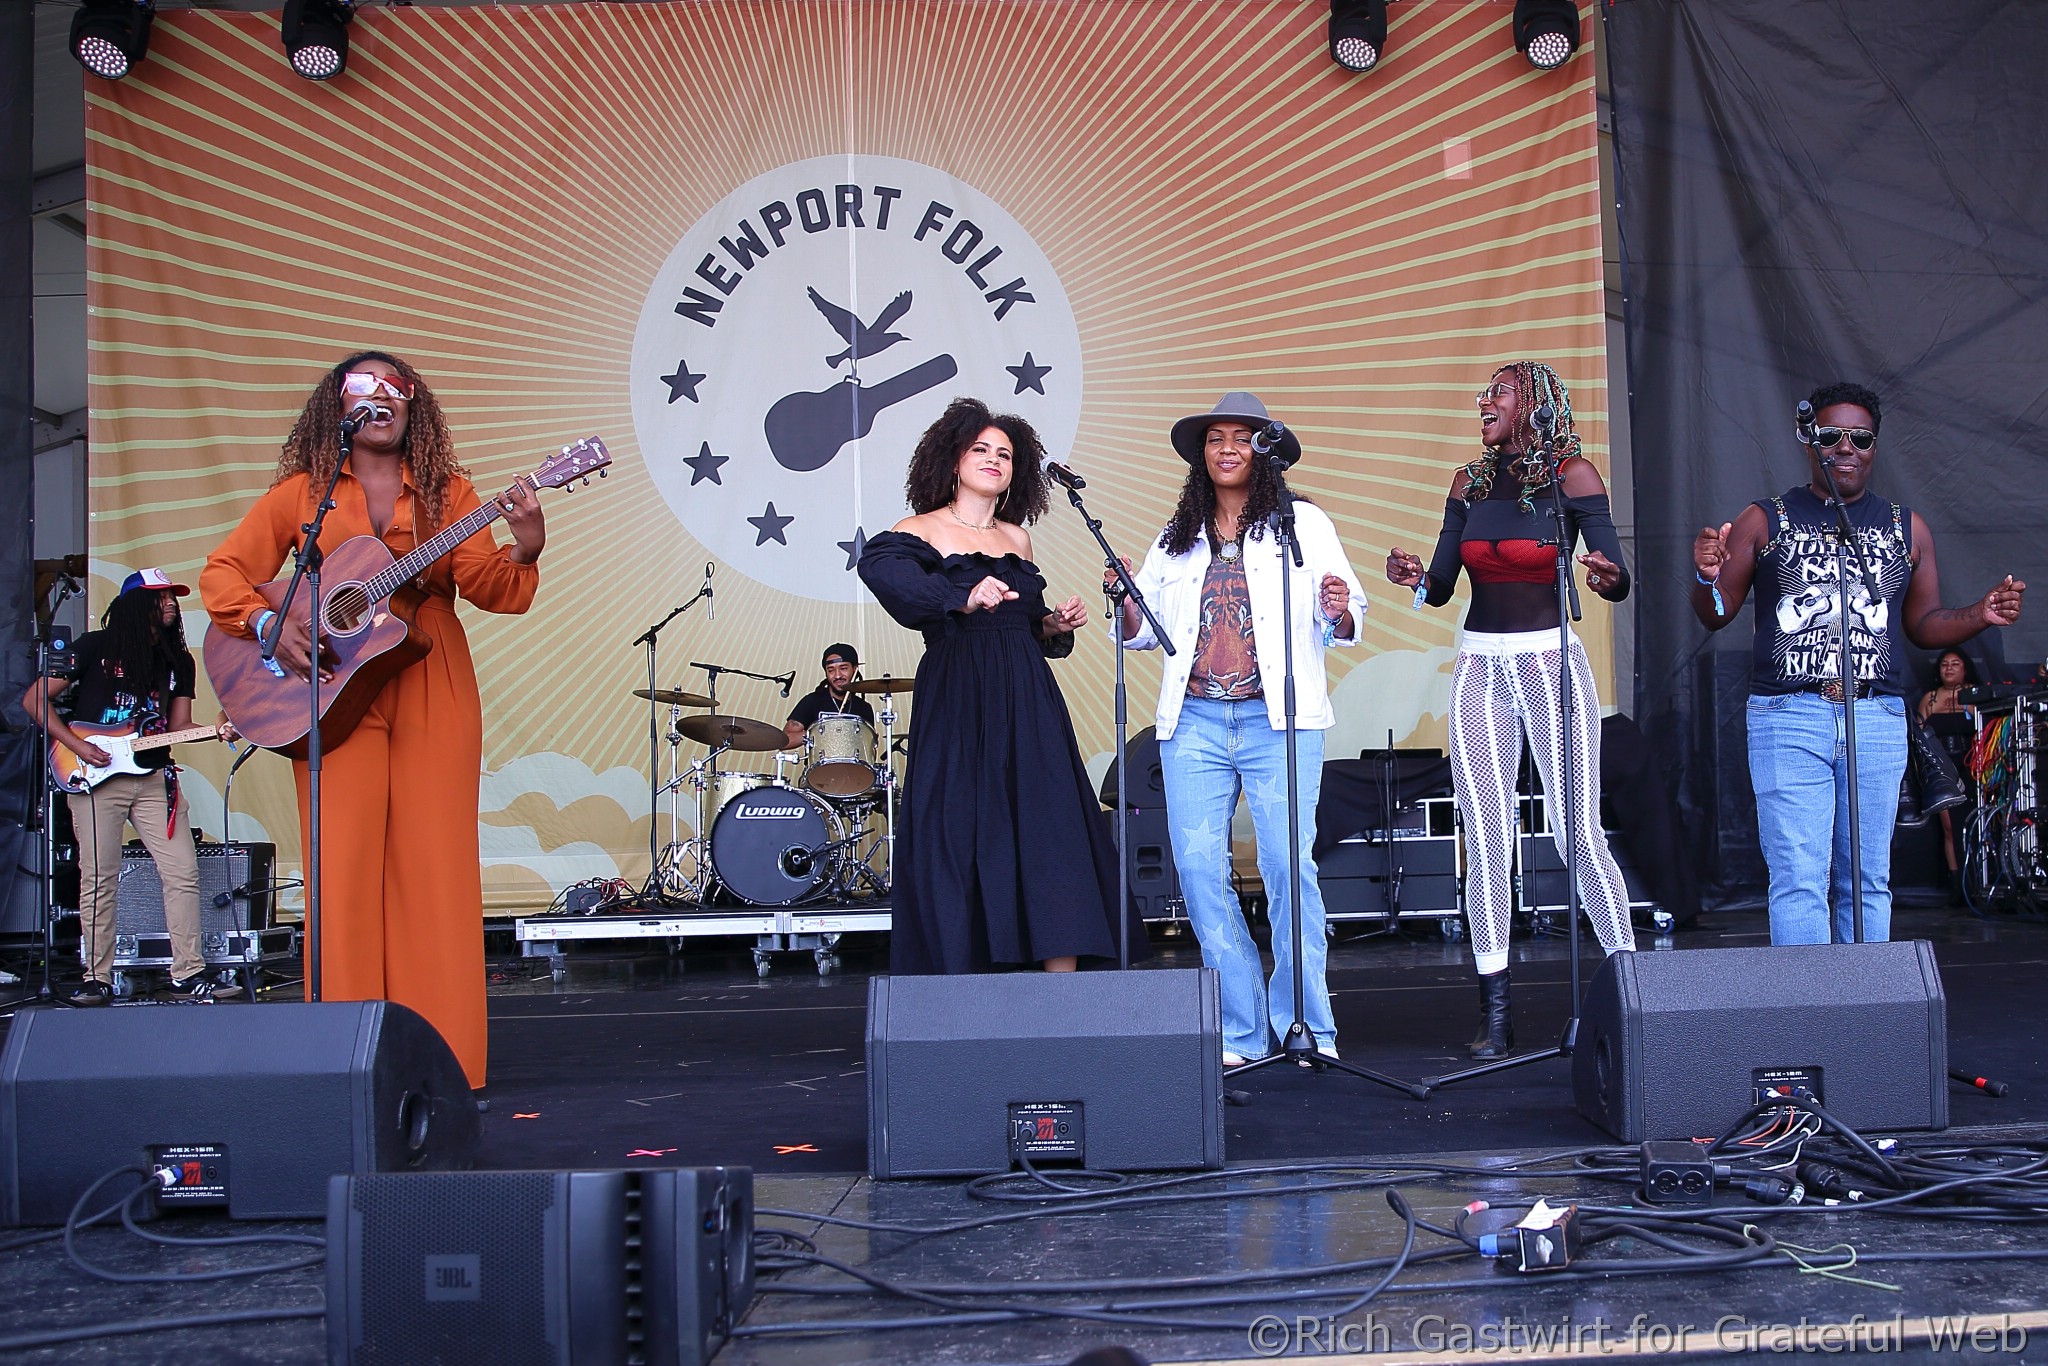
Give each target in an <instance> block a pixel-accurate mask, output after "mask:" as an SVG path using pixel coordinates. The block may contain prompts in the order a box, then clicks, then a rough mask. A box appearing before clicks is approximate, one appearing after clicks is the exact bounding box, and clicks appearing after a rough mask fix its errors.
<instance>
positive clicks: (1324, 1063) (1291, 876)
mask: <svg viewBox="0 0 2048 1366" xmlns="http://www.w3.org/2000/svg"><path fill="white" fill-rule="evenodd" d="M1279 425H1280V424H1279V423H1277V422H1275V423H1271V424H1269V426H1268V428H1267V430H1266V431H1263V432H1261V433H1259V435H1258V436H1257V437H1255V438H1254V439H1253V441H1252V450H1253V453H1254V454H1255V456H1257V457H1258V458H1261V459H1266V460H1270V461H1272V462H1273V472H1274V475H1275V477H1276V478H1277V479H1278V482H1279V485H1280V506H1279V509H1278V511H1276V512H1275V513H1274V514H1273V519H1272V521H1271V523H1270V525H1271V526H1272V528H1273V531H1274V540H1275V541H1276V542H1277V543H1278V544H1276V545H1275V546H1274V549H1275V550H1276V551H1277V552H1278V553H1279V556H1280V620H1281V623H1282V625H1283V627H1284V629H1283V630H1282V631H1281V632H1280V640H1281V645H1282V649H1281V659H1282V665H1283V668H1282V680H1283V681H1282V684H1281V696H1282V698H1283V699H1284V701H1283V705H1284V708H1285V715H1286V731H1287V896H1288V901H1289V904H1290V905H1291V906H1292V907H1293V910H1294V915H1293V921H1294V924H1293V927H1292V933H1293V937H1294V1020H1293V1022H1292V1023H1291V1024H1289V1025H1288V1026H1287V1037H1286V1038H1285V1039H1284V1040H1282V1041H1281V1045H1280V1051H1279V1052H1277V1053H1268V1054H1267V1055H1266V1056H1265V1057H1263V1058H1258V1059H1255V1060H1253V1061H1251V1062H1247V1063H1243V1064H1241V1065H1240V1066H1237V1067H1232V1068H1229V1069H1227V1070H1226V1071H1225V1074H1224V1075H1226V1076H1231V1077H1240V1076H1245V1075H1247V1074H1249V1073H1252V1072H1256V1071H1258V1070H1259V1069H1260V1068H1262V1067H1271V1066H1272V1065H1273V1064H1275V1063H1279V1062H1292V1063H1297V1064H1299V1065H1300V1066H1302V1067H1312V1068H1315V1069H1317V1070H1321V1069H1323V1068H1326V1067H1334V1068H1336V1069H1338V1070H1339V1071H1342V1072H1349V1073H1350V1074H1351V1075H1352V1076H1354V1077H1360V1078H1363V1079H1364V1080H1366V1081H1371V1082H1378V1083H1379V1084H1380V1085H1381V1086H1385V1087H1388V1088H1390V1089H1392V1090H1395V1091H1402V1092H1405V1093H1407V1094H1408V1095H1410V1096H1413V1097H1414V1098H1415V1099H1416V1100H1422V1099H1424V1098H1425V1097H1427V1096H1428V1095H1429V1088H1428V1087H1427V1086H1424V1085H1421V1084H1419V1083H1416V1082H1407V1081H1399V1080H1396V1079H1395V1078H1393V1077H1390V1076H1387V1075H1385V1074H1384V1073H1381V1072H1374V1071H1372V1070H1371V1069H1369V1068H1365V1067H1360V1066H1358V1065H1357V1064H1356V1063H1349V1062H1345V1061H1343V1060H1342V1059H1340V1058H1333V1057H1331V1056H1330V1055H1329V1054H1327V1053H1324V1052H1322V1051H1321V1050H1319V1049H1318V1048H1317V1047H1316V1038H1315V1035H1314V1034H1312V1033H1310V1032H1309V1027H1308V1021H1307V1020H1306V1019H1305V1018H1304V1016H1305V1014H1306V1006H1305V998H1306V996H1307V987H1306V984H1305V981H1304V977H1303V972H1304V968H1303V966H1302V957H1303V939H1302V928H1301V787H1300V778H1299V776H1298V774H1297V773H1296V767H1295V765H1296V759H1295V753H1294V738H1295V724H1294V570H1296V569H1300V568H1301V567H1302V555H1301V541H1300V539H1299V538H1298V537H1297V536H1296V535H1295V530H1294V494H1293V492H1292V491H1291V490H1289V489H1288V487H1287V476H1286V473H1285V469H1286V466H1284V465H1283V464H1282V463H1281V461H1280V457H1279V455H1278V454H1277V453H1276V452H1275V450H1274V449H1273V444H1272V443H1274V442H1277V441H1278V439H1279V433H1274V434H1273V436H1272V438H1271V441H1270V442H1269V441H1268V438H1267V433H1268V432H1271V431H1272V429H1273V428H1276V427H1279ZM1240 530H1242V528H1240ZM1290 560H1292V562H1293V563H1292V565H1291V566H1290V564H1289V561H1290ZM1361 627H1362V623H1360V624H1359V625H1354V626H1353V628H1352V629H1354V630H1358V629H1361ZM1266 895H1267V897H1268V898H1270V897H1271V896H1272V889H1271V888H1268V889H1267V892H1266Z"/></svg>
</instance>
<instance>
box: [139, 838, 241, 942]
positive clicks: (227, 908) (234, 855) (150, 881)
mask: <svg viewBox="0 0 2048 1366" xmlns="http://www.w3.org/2000/svg"><path fill="white" fill-rule="evenodd" d="M276 862H277V846H276V845H274V844H202V845H200V846H199V933H200V935H201V936H202V937H203V936H207V935H215V934H232V933H239V932H241V931H245V930H262V929H268V928H269V927H270V907H271V901H272V896H271V883H272V882H273V881H274V879H275V876H276V875H275V872H274V871H273V870H274V868H275V865H276ZM223 897H225V900H223V899H222V898H223ZM164 932H165V927H164V885H163V881H162V880H161V879H160V878H159V877H158V876H157V871H156V860H155V859H153V858H151V857H150V856H149V851H148V850H147V849H144V848H143V847H142V845H141V843H139V842H136V841H131V842H130V843H129V844H128V845H127V847H125V848H123V849H122V850H121V885H120V893H119V898H118V900H117V901H116V902H115V906H114V933H115V935H116V936H120V935H161V934H163V933H164Z"/></svg>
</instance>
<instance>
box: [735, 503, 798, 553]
mask: <svg viewBox="0 0 2048 1366" xmlns="http://www.w3.org/2000/svg"><path fill="white" fill-rule="evenodd" d="M795 520H796V518H794V517H778V516H776V515H775V504H773V503H770V504H769V505H768V510H767V511H765V512H763V513H762V514H761V515H760V516H759V517H749V518H747V521H748V522H749V523H750V524H751V525H752V526H753V528H754V533H755V534H754V544H755V545H766V544H768V542H770V541H774V542H776V543H778V544H780V545H788V544H789V539H788V538H787V537H785V536H784V535H783V534H782V529H783V528H784V527H786V526H788V525H789V524H790V523H791V522H794V521H795Z"/></svg>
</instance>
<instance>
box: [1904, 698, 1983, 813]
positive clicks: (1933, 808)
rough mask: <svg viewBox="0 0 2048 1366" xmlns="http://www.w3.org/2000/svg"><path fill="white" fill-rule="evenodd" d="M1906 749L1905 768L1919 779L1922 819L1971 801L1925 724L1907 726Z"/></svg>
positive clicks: (1938, 741)
mask: <svg viewBox="0 0 2048 1366" xmlns="http://www.w3.org/2000/svg"><path fill="white" fill-rule="evenodd" d="M1906 748H1907V754H1908V756H1909V759H1910V762H1909V763H1908V765H1907V767H1908V768H1909V769H1910V770H1911V771H1912V773H1913V775H1914V776H1915V777H1916V778H1918V779H1919V789H1920V793H1919V795H1920V814H1921V816H1922V818H1923V819H1924V818H1926V817H1929V816H1932V815H1933V814H1934V813H1935V812H1937V811H1946V810H1948V809H1949V808H1950V807H1953V806H1961V805H1962V804H1963V803H1965V802H1967V801H1969V800H1970V793H1969V790H1968V789H1966V788H1965V787H1964V786H1963V779H1962V775H1961V774H1959V773H1957V772H1956V765H1955V761H1954V760H1953V759H1951V758H1949V755H1948V751H1947V750H1945V749H1943V748H1942V747H1941V741H1940V740H1938V739H1936V738H1935V736H1934V732H1933V731H1931V730H1929V729H1927V726H1926V724H1925V723H1924V722H1919V721H1909V722H1907V723H1906Z"/></svg>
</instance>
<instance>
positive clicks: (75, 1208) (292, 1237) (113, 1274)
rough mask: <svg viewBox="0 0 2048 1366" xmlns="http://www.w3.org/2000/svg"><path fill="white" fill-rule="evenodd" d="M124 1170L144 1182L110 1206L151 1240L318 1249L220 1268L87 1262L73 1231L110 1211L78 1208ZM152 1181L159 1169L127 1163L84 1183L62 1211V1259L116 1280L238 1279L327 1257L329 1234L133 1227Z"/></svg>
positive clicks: (139, 1282) (155, 1282) (131, 1282)
mask: <svg viewBox="0 0 2048 1366" xmlns="http://www.w3.org/2000/svg"><path fill="white" fill-rule="evenodd" d="M123 1176H141V1177H142V1178H143V1184H141V1185H140V1186H138V1187H136V1188H135V1189H134V1190H132V1191H130V1192H129V1193H128V1195H127V1196H126V1197H125V1198H124V1199H123V1200H122V1201H121V1203H120V1204H119V1205H117V1206H115V1207H114V1208H116V1209H118V1210H119V1211H120V1212H121V1222H122V1223H123V1224H124V1225H125V1226H127V1228H128V1229H129V1230H130V1231H131V1232H134V1233H136V1234H138V1235H140V1236H143V1237H146V1238H149V1239H150V1241H152V1242H160V1243H169V1244H177V1245H183V1246H194V1245H197V1246H205V1245H208V1244H211V1243H237V1244H243V1243H252V1242H291V1243H314V1244H316V1245H317V1246H318V1247H319V1248H320V1251H319V1252H318V1253H317V1254H313V1255H310V1256H305V1257H299V1258H295V1259H294V1260H292V1261H288V1262H267V1263H265V1264H263V1265H261V1266H252V1267H230V1268H227V1269H224V1270H219V1271H152V1272H127V1271H110V1270H108V1269H107V1268H106V1267H103V1266H98V1265H95V1264H94V1263H92V1262H89V1261H87V1260H86V1259H85V1257H84V1256H83V1255H82V1254H81V1253H80V1252H79V1251H78V1243H77V1235H78V1233H79V1231H80V1230H81V1229H84V1228H87V1227H90V1226H91V1225H92V1224H93V1223H96V1222H97V1221H99V1220H101V1219H104V1218H105V1217H106V1216H107V1214H108V1213H110V1212H111V1211H106V1210H103V1211H101V1212H100V1213H99V1214H97V1215H94V1216H92V1217H91V1218H90V1219H84V1220H81V1218H80V1216H81V1214H83V1212H84V1210H85V1206H86V1202H87V1201H89V1200H91V1199H92V1197H93V1196H94V1195H96V1194H98V1193H99V1190H100V1188H101V1187H102V1186H104V1185H106V1184H107V1183H108V1182H109V1181H113V1180H115V1179H117V1178H119V1177H123ZM156 1185H157V1175H156V1173H155V1172H153V1171H151V1170H150V1169H149V1168H147V1167H140V1166H128V1167H116V1168H114V1169H113V1170H112V1171H110V1172H108V1173H106V1174H105V1175H104V1176H102V1177H100V1178H99V1179H98V1180H97V1181H95V1182H93V1183H92V1184H91V1185H90V1186H87V1187H86V1188H85V1190H84V1191H83V1192H82V1193H81V1194H80V1195H79V1197H78V1199H77V1200H76V1201H74V1202H73V1203H72V1206H71V1213H70V1215H69V1216H67V1217H66V1219H65V1221H64V1256H65V1258H66V1260H68V1261H69V1262H70V1263H71V1264H72V1265H73V1266H75V1267H77V1268H78V1269H79V1270H80V1271H83V1272H84V1273H85V1274H86V1275H88V1276H91V1277H93V1278H94V1279H96V1280H102V1281H112V1282H113V1283H115V1284H116V1285H163V1284H189V1283H192V1282H196V1281H226V1280H239V1279H241V1278H242V1277H245V1276H262V1275H267V1274H268V1273H270V1272H273V1271H297V1270H299V1269H300V1268H302V1267H308V1266H315V1265H318V1264H319V1263H320V1262H322V1261H324V1260H326V1257H327V1240H326V1239H324V1238H320V1239H315V1238H311V1237H308V1236H307V1235H304V1234H276V1235H248V1236H236V1237H232V1238H226V1239H220V1238H176V1237H173V1236H171V1235H169V1234H153V1235H152V1234H143V1233H142V1231H141V1230H140V1229H139V1228H136V1226H135V1224H134V1222H133V1219H132V1217H131V1214H130V1210H131V1207H132V1206H133V1205H134V1203H135V1201H136V1200H137V1199H138V1198H140V1197H141V1196H143V1195H146V1194H148V1193H149V1192H150V1191H151V1190H153V1189H155V1188H156Z"/></svg>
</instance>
